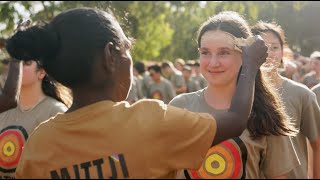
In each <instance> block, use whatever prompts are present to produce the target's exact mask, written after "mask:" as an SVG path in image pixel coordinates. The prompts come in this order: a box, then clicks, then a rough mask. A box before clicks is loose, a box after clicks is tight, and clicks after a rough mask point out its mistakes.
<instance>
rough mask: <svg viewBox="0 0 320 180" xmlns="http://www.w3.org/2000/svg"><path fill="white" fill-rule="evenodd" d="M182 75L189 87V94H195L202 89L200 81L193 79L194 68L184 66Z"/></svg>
mask: <svg viewBox="0 0 320 180" xmlns="http://www.w3.org/2000/svg"><path fill="white" fill-rule="evenodd" d="M182 74H183V77H184V80H185V82H186V85H187V93H190V92H195V91H198V90H200V89H201V87H200V83H199V81H197V80H196V79H194V78H192V68H191V67H190V66H184V67H183V70H182Z"/></svg>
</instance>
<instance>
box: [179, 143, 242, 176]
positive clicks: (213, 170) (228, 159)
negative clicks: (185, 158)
mask: <svg viewBox="0 0 320 180" xmlns="http://www.w3.org/2000/svg"><path fill="white" fill-rule="evenodd" d="M239 143H240V144H239ZM246 156H247V150H246V148H245V145H244V144H243V142H242V141H241V140H240V138H237V139H236V140H233V139H229V140H227V141H224V142H222V143H220V144H218V145H216V146H214V147H212V148H210V149H209V151H208V153H207V155H206V158H205V161H204V162H203V163H202V166H201V167H200V169H199V170H198V171H194V170H187V171H185V174H186V176H187V177H188V178H192V179H213V178H214V179H239V178H245V163H246Z"/></svg>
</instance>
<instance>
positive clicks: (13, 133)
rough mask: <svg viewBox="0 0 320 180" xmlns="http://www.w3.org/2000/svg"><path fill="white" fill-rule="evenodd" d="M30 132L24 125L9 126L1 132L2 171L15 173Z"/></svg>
mask: <svg viewBox="0 0 320 180" xmlns="http://www.w3.org/2000/svg"><path fill="white" fill-rule="evenodd" d="M27 139H28V133H27V131H26V130H25V129H24V128H23V127H22V126H9V127H7V128H5V129H3V130H1V132H0V150H1V152H0V172H4V173H13V172H15V169H16V166H17V165H18V162H19V160H20V156H21V153H22V147H23V145H24V143H25V142H26V140H27Z"/></svg>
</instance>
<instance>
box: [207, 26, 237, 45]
mask: <svg viewBox="0 0 320 180" xmlns="http://www.w3.org/2000/svg"><path fill="white" fill-rule="evenodd" d="M204 46H205V47H207V46H209V47H210V46H216V47H227V48H230V49H233V48H234V47H235V41H234V37H232V35H231V34H229V33H226V32H223V31H220V30H217V31H207V32H205V33H204V34H203V35H202V37H201V47H204Z"/></svg>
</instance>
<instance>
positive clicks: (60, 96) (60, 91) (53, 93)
mask: <svg viewBox="0 0 320 180" xmlns="http://www.w3.org/2000/svg"><path fill="white" fill-rule="evenodd" d="M36 64H37V69H38V70H39V69H41V68H43V67H42V65H41V62H40V61H36ZM41 88H42V91H43V93H44V94H45V95H47V96H50V97H52V98H54V99H56V100H57V101H60V102H62V103H63V104H65V105H66V106H67V107H68V108H70V106H71V104H72V95H71V94H72V92H71V90H70V89H69V88H67V87H65V86H63V85H62V84H60V83H59V82H57V81H56V80H54V79H53V78H52V77H51V76H49V75H48V74H46V75H45V76H44V78H43V79H42V85H41Z"/></svg>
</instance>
